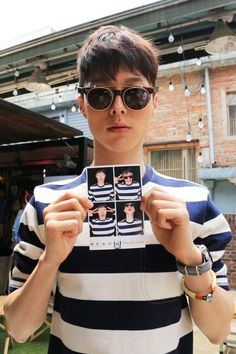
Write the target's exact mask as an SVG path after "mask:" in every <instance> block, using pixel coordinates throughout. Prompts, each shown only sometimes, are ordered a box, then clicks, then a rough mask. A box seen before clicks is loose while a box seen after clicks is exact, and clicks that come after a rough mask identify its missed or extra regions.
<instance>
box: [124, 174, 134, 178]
mask: <svg viewBox="0 0 236 354" xmlns="http://www.w3.org/2000/svg"><path fill="white" fill-rule="evenodd" d="M123 178H124V179H128V178H133V175H131V176H123Z"/></svg>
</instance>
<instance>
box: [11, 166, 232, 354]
mask: <svg viewBox="0 0 236 354" xmlns="http://www.w3.org/2000/svg"><path fill="white" fill-rule="evenodd" d="M155 185H158V186H159V187H161V188H163V189H164V190H166V191H168V192H170V193H171V194H173V195H176V196H181V198H184V199H185V201H186V203H187V208H188V211H189V215H190V222H191V227H192V233H193V239H194V242H196V243H198V244H201V243H203V244H205V245H206V246H208V248H209V249H210V251H211V252H212V255H213V259H214V264H213V270H214V271H215V272H216V275H217V279H218V283H219V285H221V286H222V287H224V288H226V289H227V288H228V283H227V269H226V266H225V265H224V264H223V263H222V261H221V260H220V258H221V256H222V254H223V252H224V249H225V246H226V244H227V243H228V242H229V240H230V238H231V232H230V229H229V226H228V224H227V222H226V220H225V218H224V217H223V215H222V214H221V213H220V212H219V211H218V209H217V208H216V207H215V205H214V204H213V203H212V201H211V199H210V197H209V193H208V191H207V189H206V188H204V187H203V186H200V185H197V184H193V183H190V182H187V181H184V180H177V179H173V178H168V177H165V176H163V175H161V174H158V173H157V172H155V171H154V170H153V169H152V168H151V167H148V166H147V167H146V173H145V175H144V177H143V193H145V192H147V191H149V190H150V189H151V188H153V187H155ZM65 190H73V191H75V192H76V193H78V194H82V195H86V193H87V186H86V181H85V173H84V172H83V174H82V175H81V176H80V177H78V178H76V179H74V180H72V181H70V182H67V183H66V182H65V181H62V182H61V183H59V182H58V183H57V184H47V185H44V186H39V187H37V188H36V190H35V197H34V198H33V199H32V200H31V201H30V204H29V203H28V205H27V206H26V209H25V211H24V214H23V217H22V224H21V227H20V237H21V240H22V241H20V243H19V244H18V245H17V246H16V249H15V253H16V262H17V264H16V268H15V269H14V272H13V277H12V281H11V284H10V289H11V290H14V289H15V288H18V287H20V286H22V284H23V283H24V282H25V281H26V279H27V278H28V276H29V274H30V273H31V272H32V270H33V268H34V267H35V265H36V264H37V260H38V258H39V257H40V254H41V253H42V252H43V249H44V247H45V239H44V227H43V217H42V211H43V208H44V207H45V206H46V205H48V203H51V202H52V201H54V200H56V199H57V198H58V197H59V196H60V195H61V194H62V193H63V192H64V191H65ZM144 223H145V226H144V230H145V241H146V248H141V249H139V248H133V249H115V250H97V251H90V250H89V226H88V223H85V224H84V229H83V232H82V233H81V234H80V235H79V236H78V237H77V240H76V243H75V247H74V248H73V250H72V252H71V254H70V255H69V256H68V257H67V259H66V260H65V261H64V262H63V263H62V264H61V266H60V268H59V272H58V277H57V288H56V294H55V303H54V313H53V320H52V330H51V336H50V344H49V354H58V353H60V354H74V353H77V354H78V353H83V354H85V353H86V354H91V353H92V354H131V353H135V354H144V353H148V354H186V353H187V354H191V353H192V351H193V349H192V322H191V318H190V314H189V309H188V305H187V301H186V297H185V295H184V294H183V291H182V289H181V286H180V280H181V275H180V274H179V272H178V271H177V269H176V261H175V257H173V256H172V255H170V254H169V253H168V252H167V251H166V250H165V249H164V248H163V247H162V246H161V245H160V244H159V243H158V241H157V239H156V237H155V236H154V235H153V233H152V228H151V225H150V222H149V220H148V218H147V217H146V219H145V221H144ZM39 293H40V284H39ZM39 296H40V294H39Z"/></svg>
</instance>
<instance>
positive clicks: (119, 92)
mask: <svg viewBox="0 0 236 354" xmlns="http://www.w3.org/2000/svg"><path fill="white" fill-rule="evenodd" d="M96 89H104V90H107V91H108V92H109V93H110V94H111V102H110V104H109V105H108V106H107V107H105V108H101V109H98V108H95V107H93V106H92V105H91V103H90V102H89V96H88V95H89V93H91V91H93V90H96ZM133 89H143V90H144V91H146V92H147V94H148V99H147V101H146V104H145V106H143V107H142V108H136V109H134V108H130V107H129V106H128V105H127V103H126V102H125V94H126V93H127V91H129V90H133ZM157 91H158V86H154V87H143V86H131V87H125V88H123V89H122V90H118V89H113V88H110V87H78V93H79V94H81V95H85V96H86V98H87V102H88V105H89V106H90V107H91V108H92V109H94V110H95V111H105V110H106V109H108V108H109V107H111V106H112V104H113V102H114V100H115V97H116V96H120V97H121V99H122V102H123V104H124V105H125V107H126V108H128V109H130V110H132V111H141V110H142V109H144V108H145V107H146V106H147V105H148V103H149V101H150V97H151V94H153V93H154V94H155V93H157Z"/></svg>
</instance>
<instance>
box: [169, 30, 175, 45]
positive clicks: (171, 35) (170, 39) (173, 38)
mask: <svg viewBox="0 0 236 354" xmlns="http://www.w3.org/2000/svg"><path fill="white" fill-rule="evenodd" d="M168 41H169V42H170V43H173V42H174V41H175V37H174V36H173V34H172V33H171V32H170V35H169V37H168Z"/></svg>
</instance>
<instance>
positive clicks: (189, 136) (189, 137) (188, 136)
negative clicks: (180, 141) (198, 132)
mask: <svg viewBox="0 0 236 354" xmlns="http://www.w3.org/2000/svg"><path fill="white" fill-rule="evenodd" d="M185 140H186V141H187V142H188V143H189V142H190V141H191V140H192V135H191V133H188V134H186V136H185Z"/></svg>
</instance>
